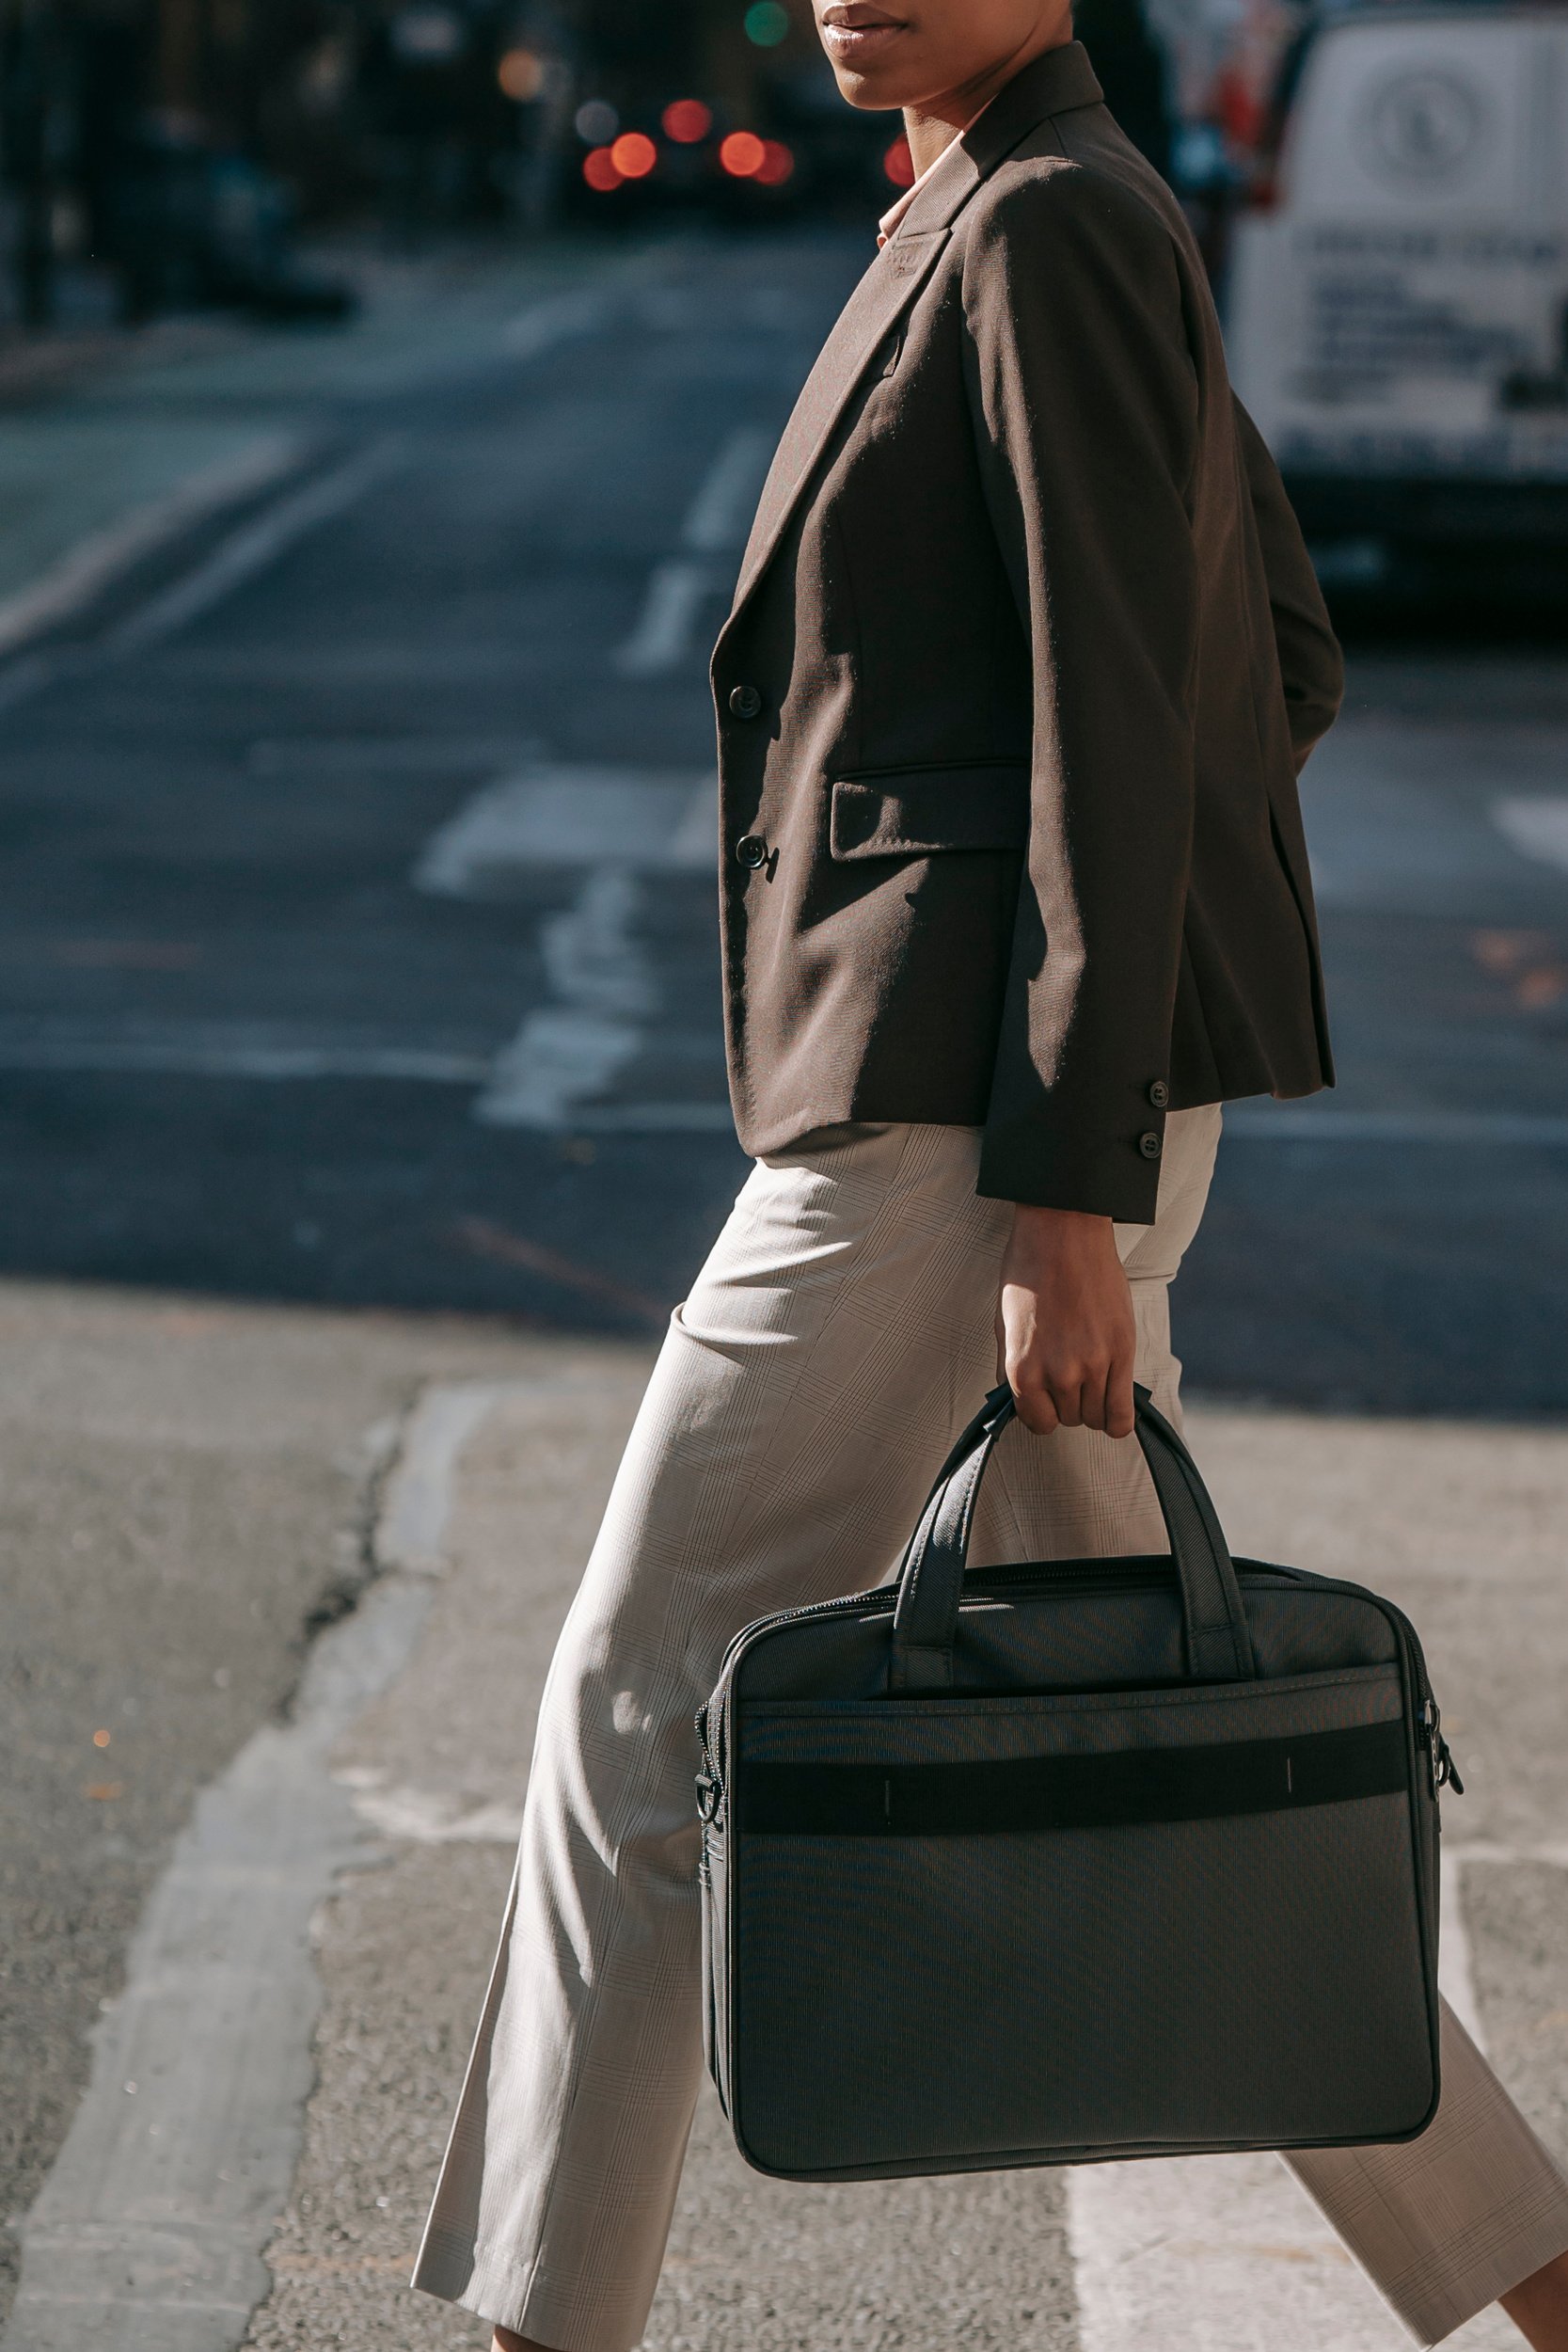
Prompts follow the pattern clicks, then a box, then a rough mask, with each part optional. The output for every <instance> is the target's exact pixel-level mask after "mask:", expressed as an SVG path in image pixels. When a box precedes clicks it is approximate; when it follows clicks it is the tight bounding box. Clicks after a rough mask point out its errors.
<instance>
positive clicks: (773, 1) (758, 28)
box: [746, 0, 789, 49]
mask: <svg viewBox="0 0 1568 2352" xmlns="http://www.w3.org/2000/svg"><path fill="white" fill-rule="evenodd" d="M746 38H747V40H751V41H755V43H756V45H757V47H758V48H759V49H776V48H777V47H778V45H779V43H780V41H781V40H788V38H789V10H788V9H787V8H783V7H781V6H780V0H753V5H752V7H751V8H748V9H747V11H746Z"/></svg>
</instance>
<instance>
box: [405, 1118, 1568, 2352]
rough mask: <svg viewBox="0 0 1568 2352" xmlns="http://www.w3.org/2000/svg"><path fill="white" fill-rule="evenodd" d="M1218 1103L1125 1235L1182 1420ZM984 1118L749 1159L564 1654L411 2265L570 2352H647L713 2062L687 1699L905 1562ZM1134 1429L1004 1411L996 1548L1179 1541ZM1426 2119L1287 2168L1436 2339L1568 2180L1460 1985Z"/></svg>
mask: <svg viewBox="0 0 1568 2352" xmlns="http://www.w3.org/2000/svg"><path fill="white" fill-rule="evenodd" d="M1219 1132H1220V1113H1219V1111H1218V1109H1217V1108H1215V1109H1205V1110H1194V1111H1185V1112H1177V1113H1175V1114H1173V1115H1172V1116H1171V1118H1170V1120H1168V1122H1167V1128H1166V1137H1165V1152H1164V1161H1163V1164H1162V1173H1161V1185H1160V1200H1159V1214H1158V1217H1157V1220H1156V1222H1155V1223H1154V1224H1153V1225H1152V1226H1148V1227H1143V1226H1129V1227H1125V1228H1118V1229H1117V1244H1118V1247H1119V1248H1120V1251H1121V1254H1122V1259H1123V1263H1124V1264H1125V1266H1126V1269H1127V1273H1128V1276H1129V1279H1130V1281H1131V1285H1132V1298H1133V1304H1134V1309H1135V1312H1136V1318H1137V1331H1138V1376H1139V1377H1140V1379H1142V1380H1143V1381H1144V1382H1145V1383H1146V1384H1147V1385H1148V1387H1149V1388H1150V1389H1152V1391H1153V1392H1154V1396H1155V1400H1156V1402H1157V1403H1158V1405H1159V1406H1160V1407H1161V1409H1162V1411H1164V1413H1165V1414H1166V1415H1167V1416H1169V1417H1170V1418H1172V1419H1176V1418H1177V1417H1178V1415H1179V1411H1180V1406H1179V1398H1178V1388H1179V1381H1180V1368H1179V1366H1178V1364H1177V1362H1176V1359H1175V1358H1174V1357H1173V1355H1172V1353H1171V1344H1170V1322H1169V1307H1168V1292H1169V1285H1170V1282H1171V1279H1172V1278H1173V1277H1174V1275H1175V1274H1176V1271H1177V1269H1178V1267H1179V1265H1180V1262H1181V1257H1182V1253H1183V1251H1184V1250H1185V1249H1186V1248H1187V1246H1188V1244H1189V1242H1190V1241H1191V1240H1192V1237H1193V1235H1194V1234H1195V1233H1196V1230H1197V1225H1198V1220H1199V1218H1200V1217H1201V1216H1202V1213H1203V1207H1204V1203H1205V1200H1206V1199H1207V1196H1208V1190H1209V1182H1210V1177H1211V1175H1212V1168H1213V1159H1214V1152H1215V1149H1216V1146H1217V1143H1218V1140H1219ZM978 1149H979V1146H978V1136H977V1135H976V1134H975V1133H974V1131H973V1130H971V1129H968V1128H959V1127H911V1126H895V1127H885V1128H873V1129H864V1130H859V1131H854V1132H852V1133H841V1134H840V1135H838V1136H823V1137H818V1138H812V1139H809V1141H808V1145H804V1146H801V1147H800V1148H798V1149H796V1150H794V1151H792V1152H789V1153H787V1154H784V1155H782V1156H780V1157H777V1158H773V1159H768V1160H767V1161H763V1162H760V1163H758V1165H757V1167H756V1168H755V1169H754V1170H753V1172H752V1176H751V1178H750V1180H749V1181H748V1183H747V1184H746V1185H745V1187H744V1189H743V1190H742V1192H741V1194H740V1197H739V1199H738V1200H737V1201H736V1206H735V1210H734V1212H733V1214H732V1216H730V1219H729V1221H728V1223H727V1224H726V1226H725V1228H724V1231H723V1232H722V1234H721V1237H720V1239H719V1241H718V1243H717V1245H716V1246H715V1248H714V1250H713V1252H712V1255H711V1256H710V1258H709V1260H708V1262H707V1264H706V1265H705V1268H704V1270H703V1272H702V1274H701V1275H700V1276H699V1278H698V1279H697V1282H696V1284H695V1285H694V1287H693V1289H692V1292H691V1295H690V1297H689V1299H688V1300H687V1302H686V1304H685V1306H684V1307H682V1308H681V1309H680V1310H679V1311H677V1312H676V1314H675V1316H674V1318H673V1324H672V1327H671V1331H670V1336H669V1339H668V1341H667V1343H666V1344H665V1346H664V1348H663V1350H662V1352H661V1354H660V1357H659V1359H658V1363H657V1367H656V1369H655V1372H654V1375H653V1379H652V1382H651V1384H650V1386H649V1389H648V1391H647V1395H646V1397H645V1398H644V1400H643V1403H642V1406H641V1410H640V1412H639V1415H638V1418H637V1422H636V1424H635V1426H634V1428H633V1430H632V1434H631V1437H630V1439H629V1441H628V1444H627V1447H626V1454H625V1457H624V1459H623V1461H622V1464H621V1467H620V1470H619V1473H618V1475H617V1477H616V1481H615V1485H614V1488H613V1491H612V1493H611V1496H610V1503H609V1507H608V1509H607V1511H606V1514H605V1519H604V1525H603V1528H602V1530H601V1533H600V1535H599V1538H598V1541H597V1543H596V1544H595V1546H594V1553H593V1556H592V1558H591V1560H590V1562H589V1565H588V1569H587V1572H586V1574H585V1576H584V1579H583V1582H582V1585H581V1588H580V1590H579V1592H578V1597H577V1599H576V1601H575V1603H574V1604H573V1608H572V1611H571V1613H570V1616H569V1617H568V1619H567V1623H566V1626H565V1629H564V1630H563V1632H562V1638H561V1643H560V1646H559V1648H558V1650H557V1652H556V1656H555V1661H554V1663H553V1665H552V1667H551V1670H550V1676H549V1680H548V1683H547V1686H546V1692H545V1699H544V1705H543V1708H542V1710H541V1715H540V1723H539V1731H538V1737H537V1741H536V1745H535V1750H534V1757H533V1767H532V1772H531V1779H530V1782H529V1789H528V1800H527V1807H526V1813H525V1820H524V1827H523V1835H522V1841H521V1845H520V1848H519V1851H518V1859H517V1869H516V1874H515V1879H514V1883H513V1891H512V1897H511V1901H510V1904H509V1907H508V1912H507V1917H506V1920H505V1923H504V1926H503V1930H502V1935H501V1945H500V1951H499V1958H498V1960H497V1963H496V1968H495V1973H494V1976H493V1978H492V1980H491V1984H490V1990H489V1994H488V1996H487V1998H486V2001H485V2004H484V2009H483V2015H482V2017H481V2021H480V2026H479V2034H478V2039H477V2042H476V2044H475V2048H474V2054H473V2058H472V2060H471V2063H470V2066H469V2070H468V2074H467V2081H466V2083H465V2085H464V2089H463V2093H462V2098H461V2102H460V2105H459V2107H458V2112H457V2119H456V2122H455V2123H454V2125H453V2128H452V2135H451V2146H450V2149H449V2152H448V2155H447V2160H446V2165H445V2168H444V2169H443V2171H442V2175H441V2180H440V2184H439V2186H438V2188H437V2191H436V2201H435V2206H434V2210H433V2211H432V2214H431V2217H430V2222H429V2226H428V2229H427V2231H426V2234H425V2240H424V2244H423V2247H422V2248H421V2249H420V2257H419V2264H418V2268H417V2270H416V2273H415V2280H414V2283H415V2285H416V2286H418V2287H420V2288H421V2289H423V2290H424V2291H425V2292H426V2293H428V2294H431V2295H436V2296H445V2297H446V2298H447V2299H449V2300H450V2301H452V2302H454V2303H458V2304H461V2305H462V2306H464V2308H466V2309H467V2310H468V2311H472V2312H479V2313H480V2314H482V2315H483V2317H484V2318H486V2319H489V2320H492V2321H495V2322H498V2323H499V2324H500V2325H502V2326H504V2327H507V2328H514V2329H515V2330H516V2331H517V2332H518V2333H520V2334H523V2335H526V2336H529V2337H530V2338H531V2339H533V2340H535V2341H536V2342H539V2343H542V2344H548V2345H551V2346H554V2347H557V2352H629V2347H630V2346H632V2345H634V2344H636V2343H637V2342H638V2340H639V2338H640V2337H641V2334H642V2331H643V2328H644V2326H645V2324H646V2320H647V2315H648V2311H649V2307H650V2305H651V2303H652V2300H653V2295H654V2290H655V2287H656V2285H657V2280H658V2272H659V2265H660V2264H661V2262H662V2259H663V2253H664V2245H665V2238H666V2235H667V2233H668V2230H669V2226H670V2218H671V2214H672V2211H673V2204H674V2199H675V2191H676V2187H677V2185H678V2182H679V2178H680V2171H681V2164H682V2160H683V2157H684V2154H685V2151H686V2142H687V2137H688V2133H689V2128H690V2122H691V2116H692V2111H693V2107H694V2105H695V2101H696V2095H697V2090H698V2085H699V2081H700V2078H701V2075H702V2036H701V2020H700V2012H699V1996H700V1958H699V1941H700V1937H699V1912H698V1896H697V1855H698V1844H699V1839H698V1831H697V1825H696V1819H695V1814H694V1810H693V1803H692V1775H693V1772H694V1769H695V1762H694V1740H693V1733H692V1719H693V1716H694V1715H695V1712H696V1710H697V1708H698V1707H699V1706H700V1705H701V1704H702V1703H703V1701H704V1700H705V1698H706V1697H707V1695H708V1692H710V1690H711V1689H712V1687H713V1683H714V1680H715V1678H716V1676H717V1673H718V1668H719V1664H720V1661H721V1656H722V1653H723V1651H724V1648H725V1646H726V1645H727V1644H728V1642H729V1640H730V1637H731V1635H732V1634H733V1633H735V1632H736V1630H737V1629H738V1628H739V1627H741V1626H743V1625H745V1624H747V1623H749V1622H750V1621H751V1620H752V1618H754V1617H759V1616H762V1615H764V1614H766V1613H768V1611H771V1610H775V1609H782V1608H786V1607H790V1606H793V1605H797V1604H799V1603H800V1602H806V1601H816V1600H826V1599H829V1598H831V1597H833V1596H834V1595H836V1594H839V1593H845V1592H852V1591H855V1590H858V1589H862V1588H863V1587H864V1586H866V1585H869V1584H873V1583H876V1582H877V1581H879V1579H880V1578H882V1577H883V1576H885V1575H887V1574H890V1573H891V1572H892V1570H893V1568H894V1567H895V1565H896V1563H897V1559H898V1555H899V1553H900V1551H901V1549H902V1547H903V1544H904V1542H905V1540H906V1538H907V1536H908V1534H909V1531H910V1529H911V1526H912V1525H913V1522H914V1519H915V1517H916V1514H917V1512H918V1510H919V1507H920V1504H921V1502H923V1501H924V1499H925V1494H926V1490H927V1486H928V1485H929V1482H930V1479H931V1477H932V1475H933V1472H934V1470H935V1468H936V1466H937V1464H938V1463H939V1462H940V1460H941V1458H942V1454H944V1453H945V1452H946V1450H947V1447H948V1445H949V1444H950V1442H951V1440H952V1438H954V1437H955V1436H956V1434H957V1432H958V1429H959V1428H960V1427H961V1425H962V1424H963V1422H965V1421H967V1420H968V1418H969V1416H970V1415H971V1413H972V1412H973V1411H974V1407H975V1406H976V1404H977V1403H978V1401H979V1399H980V1397H981V1396H982V1394H983V1393H984V1392H985V1391H986V1390H987V1389H988V1388H990V1386H991V1385H992V1384H993V1382H994V1380H995V1376H996V1353H995V1343H994V1339H993V1330H992V1319H993V1313H994V1306H995V1299H996V1292H997V1279H998V1272H999V1267H1000V1262H1001V1258H1002V1252H1003V1249H1004V1247H1005V1245H1006V1237H1007V1233H1008V1230H1009V1227H1010V1223H1011V1216H1012V1212H1011V1209H1010V1207H1009V1206H1008V1205H1007V1204H1006V1203H1005V1202H1000V1201H995V1200H982V1199H980V1198H979V1197H978V1196H977V1195H976V1193H975V1190H974V1181H975V1172H976V1168H977V1163H978ZM1150 1549H1154V1550H1158V1549H1164V1529H1163V1527H1162V1524H1161V1521H1160V1518H1159V1514H1158V1512H1157V1510H1156V1508H1155V1504H1154V1500H1153V1494H1152V1490H1151V1488H1150V1487H1149V1485H1148V1477H1147V1474H1146V1472H1145V1470H1144V1469H1143V1465H1142V1457H1141V1455H1140V1454H1139V1453H1138V1450H1137V1448H1136V1447H1134V1446H1132V1445H1117V1444H1114V1443H1113V1442H1112V1441H1111V1440H1110V1439H1109V1438H1103V1437H1099V1436H1097V1435H1095V1434H1094V1433H1093V1432H1091V1431H1086V1430H1064V1431H1061V1432H1058V1434H1057V1435H1056V1436H1055V1437H1053V1438H1035V1437H1032V1436H1030V1434H1029V1433H1028V1432H1027V1431H1025V1430H1023V1429H1022V1428H1020V1427H1015V1428H1013V1429H1012V1430H1010V1431H1009V1432H1008V1433H1007V1435H1006V1438H1005V1439H1004V1440H1003V1443H1002V1445H1001V1446H1000V1447H999V1449H998V1453H997V1457H996V1461H995V1463H994V1465H993V1467H992V1470H991V1472H990V1476H989V1477H988V1479H987V1482H986V1485H985V1486H984V1487H983V1489H982V1499H981V1505H980V1511H979V1515H978V1520H977V1525H976V1530H975V1538H974V1547H973V1551H972V1556H973V1557H974V1559H975V1560H976V1561H977V1562H978V1561H995V1560H998V1559H1022V1558H1029V1557H1034V1558H1042V1559H1048V1558H1070V1557H1073V1556H1086V1555H1090V1554H1095V1553H1108V1552H1117V1551H1138V1550H1150ZM1444 2035H1445V2042H1444V2076H1445V2081H1444V2093H1443V2100H1442V2105H1441V2107H1440V2109H1439V2112H1438V2116H1437V2118H1436V2121H1435V2122H1433V2125H1432V2127H1431V2128H1430V2130H1428V2131H1427V2132H1426V2133H1424V2134H1423V2135H1422V2137H1421V2138H1420V2139H1418V2140H1416V2141H1413V2142H1410V2143H1408V2144H1407V2145H1405V2146H1402V2147H1398V2148H1390V2149H1367V2148H1361V2149H1352V2150H1343V2151H1338V2150H1336V2151H1329V2152H1319V2153H1312V2154H1310V2155H1304V2156H1299V2157H1295V2158H1292V2159H1291V2160H1290V2161H1291V2167H1292V2169H1293V2170H1294V2171H1295V2173H1296V2175H1297V2177H1298V2178H1299V2179H1300V2180H1301V2181H1302V2183H1303V2185H1305V2186H1306V2187H1307V2190H1308V2191H1309V2192H1310V2194H1311V2195H1312V2196H1313V2197H1315V2198H1316V2200H1317V2201H1318V2202H1319V2203H1320V2205H1321V2206H1322V2207H1323V2211H1324V2213H1325V2214H1326V2215H1327V2217H1328V2218H1329V2220H1330V2221H1331V2222H1332V2223H1333V2224H1334V2226H1335V2227H1336V2228H1337V2229H1338V2231H1339V2233H1340V2235H1341V2236H1342V2237H1343V2239H1344V2241H1345V2243H1346V2245H1347V2246H1348V2247H1349V2249H1350V2250H1351V2252H1352V2253H1353V2254H1354V2256H1355V2258H1356V2260H1357V2261H1358V2262H1359V2263H1360V2264H1361V2265H1362V2267H1363V2268H1364V2269H1365V2270H1366V2271H1367V2273H1368V2275H1369V2276H1370V2279H1371V2280H1372V2281H1373V2282H1374V2284H1375V2285H1376V2286H1377V2287H1378V2288H1380V2290H1381V2291H1382V2293H1383V2294H1384V2295H1385V2296H1386V2298H1387V2299H1388V2300H1389V2302H1390V2303H1391V2304H1392V2305H1393V2307H1394V2308H1395V2310H1396V2311H1397V2312H1399V2314H1400V2316H1401V2318H1402V2320H1403V2321H1404V2322H1405V2324H1406V2326H1407V2327H1408V2328H1409V2329H1410V2331H1411V2333H1412V2334H1413V2335H1414V2336H1415V2337H1416V2339H1417V2340H1418V2342H1419V2343H1422V2344H1433V2343H1436V2342H1438V2341H1439V2340H1440V2339H1441V2338H1442V2337H1443V2336H1445V2335H1448V2334H1449V2333H1451V2331H1452V2330H1453V2329H1454V2328H1457V2327H1459V2326H1461V2325H1462V2324H1463V2323H1464V2322H1465V2320H1466V2319H1468V2318H1470V2317H1471V2316H1473V2314H1474V2313H1475V2312H1478V2311H1480V2310H1481V2309H1482V2308H1483V2307H1484V2306H1485V2305H1486V2304H1487V2303H1489V2302H1492V2301H1494V2300H1495V2299H1496V2297H1497V2296H1498V2295H1499V2294H1502V2293H1504V2292H1506V2291H1507V2289H1508V2288H1510V2287H1511V2286H1513V2285H1515V2284H1516V2283H1517V2282H1518V2281H1519V2280H1521V2279H1523V2278H1526V2277H1528V2275H1529V2273H1530V2272H1531V2271H1533V2270H1535V2269H1538V2268H1539V2267H1540V2266H1541V2265H1542V2264H1544V2263H1545V2262H1547V2261H1549V2260H1550V2259H1551V2258H1552V2257H1553V2256H1554V2255H1556V2254H1558V2253H1560V2252H1561V2251H1562V2250H1563V2249H1568V2181H1565V2179H1564V2177H1563V2175H1562V2173H1561V2172H1560V2170H1559V2169H1558V2167H1557V2166H1556V2164H1555V2163H1554V2162H1553V2160H1552V2158H1551V2157H1550V2155H1549V2154H1548V2153H1547V2152H1546V2151H1545V2149H1544V2148H1543V2146H1542V2145H1541V2143H1540V2141H1539V2140H1537V2139H1536V2137H1535V2136H1534V2135H1533V2133H1532V2132H1531V2131H1530V2130H1529V2128H1528V2125H1527V2124H1526V2123H1525V2122H1524V2120H1523V2118H1522V2117H1521V2116H1520V2115H1519V2114H1518V2112H1517V2110H1516V2108H1515V2107H1514V2106H1513V2103H1512V2101H1511V2100H1510V2099H1509V2097H1508V2095H1507V2093H1506V2092H1505V2091H1504V2090H1503V2089H1502V2087H1501V2085H1500V2084H1499V2083H1498V2082H1497V2077H1496V2076H1495V2075H1494V2074H1492V2072H1491V2070H1490V2068H1489V2067H1488V2066H1487V2065H1486V2062H1485V2060H1484V2059H1483V2058H1481V2055H1480V2054H1479V2052H1478V2051H1477V2050H1476V2049H1475V2047H1474V2044H1473V2043H1472V2042H1470V2041H1469V2040H1468V2038H1467V2037H1466V2036H1465V2033H1464V2030H1463V2028H1462V2027H1461V2026H1459V2025H1458V2024H1457V2022H1456V2021H1455V2020H1453V2018H1452V2017H1451V2016H1450V2015H1449V2014H1448V2013H1447V2012H1445V2018H1444Z"/></svg>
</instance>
